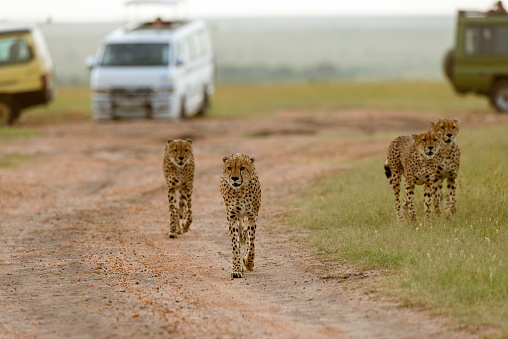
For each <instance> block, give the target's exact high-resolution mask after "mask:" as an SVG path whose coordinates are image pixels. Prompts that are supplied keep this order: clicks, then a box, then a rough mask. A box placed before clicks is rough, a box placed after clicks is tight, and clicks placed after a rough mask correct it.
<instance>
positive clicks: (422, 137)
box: [384, 131, 440, 222]
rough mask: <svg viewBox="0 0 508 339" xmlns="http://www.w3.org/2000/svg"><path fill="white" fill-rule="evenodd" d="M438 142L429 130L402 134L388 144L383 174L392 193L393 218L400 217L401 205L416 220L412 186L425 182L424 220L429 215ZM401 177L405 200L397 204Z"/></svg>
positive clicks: (411, 218) (435, 190) (401, 214)
mask: <svg viewBox="0 0 508 339" xmlns="http://www.w3.org/2000/svg"><path fill="white" fill-rule="evenodd" d="M439 147H440V142H439V138H438V135H437V134H435V133H434V132H432V131H427V132H423V133H420V134H413V135H412V136H409V135H404V136H400V137H398V138H396V139H395V140H393V141H392V142H391V143H390V146H389V147H388V152H387V158H388V160H387V161H386V163H385V166H384V167H385V173H386V177H387V178H388V179H390V185H391V187H392V189H393V193H394V195H395V210H396V212H397V219H398V220H399V221H402V220H404V215H403V212H402V208H404V209H405V210H407V212H408V213H409V219H410V220H411V221H413V222H414V221H416V212H415V210H414V189H415V186H416V185H425V189H424V206H425V219H426V220H428V219H429V217H430V213H431V211H430V207H431V203H432V198H433V197H434V196H435V195H436V192H437V186H436V182H435V168H436V161H435V155H436V153H438V151H439ZM402 176H404V178H405V182H406V187H405V193H406V200H405V202H404V204H403V205H402V206H401V205H400V201H399V195H400V186H401V183H402Z"/></svg>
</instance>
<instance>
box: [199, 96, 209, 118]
mask: <svg viewBox="0 0 508 339" xmlns="http://www.w3.org/2000/svg"><path fill="white" fill-rule="evenodd" d="M209 111H210V97H209V95H208V93H206V91H205V94H204V95H203V103H202V104H201V108H200V109H199V111H198V112H197V113H196V116H198V117H204V116H206V115H207V114H208V112H209Z"/></svg>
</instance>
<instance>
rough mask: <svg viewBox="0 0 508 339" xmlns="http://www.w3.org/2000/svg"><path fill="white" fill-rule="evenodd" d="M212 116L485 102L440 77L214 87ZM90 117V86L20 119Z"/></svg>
mask: <svg viewBox="0 0 508 339" xmlns="http://www.w3.org/2000/svg"><path fill="white" fill-rule="evenodd" d="M212 105H213V106H212V110H211V113H210V116H212V117H229V118H232V117H246V116H258V115H265V116H267V115H272V114H275V113H276V112H278V111H283V110H316V111H317V110H319V111H320V112H326V111H331V110H337V109H350V108H355V109H376V110H384V109H396V110H416V111H438V112H453V111H460V112H464V111H467V112H480V113H482V112H487V111H490V110H491V109H490V108H489V105H488V103H487V100H486V99H485V98H482V97H478V96H474V95H466V96H458V95H456V94H455V93H454V92H453V90H452V89H451V86H450V85H449V84H448V83H446V82H444V81H372V82H343V83H308V84H269V85H252V84H247V85H246V84H241V85H240V84H238V85H218V86H217V88H216V94H215V96H214V98H213V103H212ZM89 120H91V103H90V90H89V88H87V87H60V88H58V91H57V94H56V99H55V101H53V102H52V103H50V104H49V105H48V106H40V107H36V108H33V109H29V110H27V111H26V112H23V114H22V116H21V121H20V122H21V123H22V124H24V125H30V126H36V125H47V124H54V123H68V122H80V121H89Z"/></svg>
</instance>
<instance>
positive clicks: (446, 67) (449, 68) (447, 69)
mask: <svg viewBox="0 0 508 339" xmlns="http://www.w3.org/2000/svg"><path fill="white" fill-rule="evenodd" d="M453 61H454V60H453V49H450V50H449V51H448V52H446V54H445V57H444V61H443V71H444V73H445V75H446V77H447V78H448V80H450V81H452V76H453ZM452 82H453V81H452Z"/></svg>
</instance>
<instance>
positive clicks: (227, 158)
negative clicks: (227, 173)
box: [222, 156, 231, 162]
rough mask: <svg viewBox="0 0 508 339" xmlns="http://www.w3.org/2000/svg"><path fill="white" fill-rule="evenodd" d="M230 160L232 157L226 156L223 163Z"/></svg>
mask: <svg viewBox="0 0 508 339" xmlns="http://www.w3.org/2000/svg"><path fill="white" fill-rule="evenodd" d="M229 159H231V157H230V156H225V157H224V158H222V161H223V162H226V161H228V160H229Z"/></svg>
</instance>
